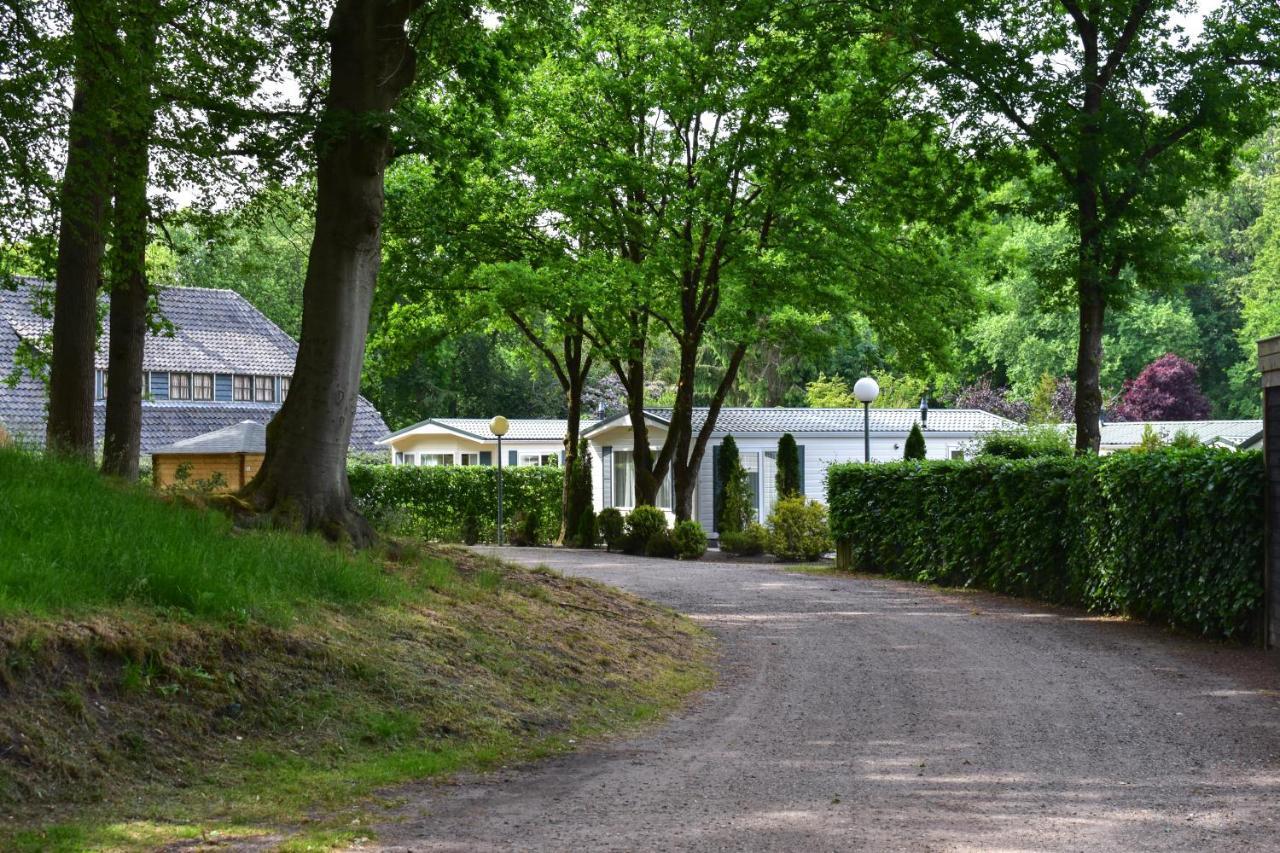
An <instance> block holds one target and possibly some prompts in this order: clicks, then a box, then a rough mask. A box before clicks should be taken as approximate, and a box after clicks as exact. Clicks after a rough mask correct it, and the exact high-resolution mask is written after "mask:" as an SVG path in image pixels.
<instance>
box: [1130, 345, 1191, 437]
mask: <svg viewBox="0 0 1280 853" xmlns="http://www.w3.org/2000/svg"><path fill="white" fill-rule="evenodd" d="M1209 412H1210V406H1209V401H1208V399H1206V398H1205V396H1204V393H1203V392H1202V391H1201V390H1200V372H1199V371H1198V370H1197V369H1196V366H1195V365H1194V364H1192V363H1191V362H1189V361H1187V360H1186V359H1185V358H1182V357H1181V356H1178V355H1174V354H1173V353H1171V352H1170V353H1165V354H1164V355H1162V356H1160V357H1159V358H1157V359H1156V360H1155V361H1153V362H1151V363H1150V364H1148V365H1147V366H1146V367H1144V368H1142V372H1141V373H1139V374H1138V378H1137V379H1129V380H1126V381H1125V383H1124V391H1123V392H1121V395H1120V405H1119V406H1117V407H1116V412H1115V414H1116V417H1117V418H1118V419H1120V420H1124V421H1202V420H1205V419H1206V418H1208V417H1209Z"/></svg>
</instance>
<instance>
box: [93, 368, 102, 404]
mask: <svg viewBox="0 0 1280 853" xmlns="http://www.w3.org/2000/svg"><path fill="white" fill-rule="evenodd" d="M102 397H103V394H102V371H101V370H95V371H94V372H93V399H95V400H101V399H102Z"/></svg>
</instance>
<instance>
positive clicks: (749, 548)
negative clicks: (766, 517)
mask: <svg viewBox="0 0 1280 853" xmlns="http://www.w3.org/2000/svg"><path fill="white" fill-rule="evenodd" d="M768 544H769V531H768V530H766V529H765V527H764V525H763V524H759V523H758V522H754V521H753V522H751V523H750V524H748V525H747V526H746V527H745V528H743V529H742V530H740V531H738V532H736V533H722V534H720V550H721V551H723V552H725V553H726V554H734V555H736V556H739V557H755V556H758V555H760V554H763V553H764V549H765V548H766V547H767V546H768Z"/></svg>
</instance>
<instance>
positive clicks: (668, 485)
mask: <svg viewBox="0 0 1280 853" xmlns="http://www.w3.org/2000/svg"><path fill="white" fill-rule="evenodd" d="M650 450H651V451H652V452H654V453H657V452H658V448H650ZM634 453H635V451H634V450H618V449H617V448H614V451H613V461H612V464H613V472H612V474H613V476H612V486H613V502H612V504H610V505H611V506H616V507H618V508H619V509H635V506H636V488H635V485H636V466H635V461H634V459H633V454H634ZM619 462H621V463H622V465H623V466H624V470H629V471H630V476H629V478H628V479H629V481H630V485H631V488H630V489H625V490H624V492H625V491H629V492H630V494H628V495H626V499H627V502H626V503H623V502H622V501H620V500H619V499H618V492H619V489H618V480H619V477H618V464H619ZM673 480H674V478H673V477H672V476H671V470H670V469H668V470H667V476H666V478H664V479H663V481H662V485H661V486H659V487H658V496H657V500H656V501H655V503H656V505H657V507H658V509H664V510H667V511H671V510H673V509H674V508H675V505H676V501H675V485H674V482H673ZM664 501H665V503H664Z"/></svg>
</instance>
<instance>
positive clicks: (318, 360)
mask: <svg viewBox="0 0 1280 853" xmlns="http://www.w3.org/2000/svg"><path fill="white" fill-rule="evenodd" d="M420 3H421V0H339V2H338V5H337V8H336V9H335V10H334V12H333V16H332V18H330V21H329V30H328V40H329V46H330V79H329V93H328V97H327V99H326V101H325V110H324V115H323V117H322V120H321V125H320V128H319V129H318V130H317V133H316V150H317V168H316V227H315V237H314V239H313V241H312V243H311V253H310V256H309V258H308V262H307V277H306V282H305V285H304V288H303V295H302V335H301V340H300V342H299V347H298V359H297V363H296V365H295V367H294V374H293V380H292V382H291V384H290V387H289V396H288V398H286V400H285V402H284V405H283V406H282V407H281V409H280V411H279V412H278V413H277V414H276V416H275V417H274V418H273V419H272V420H271V423H270V424H269V425H268V427H267V452H266V457H265V458H264V459H263V463H262V468H261V469H260V470H259V471H258V474H257V476H255V477H254V478H253V481H252V482H251V483H249V485H248V486H246V487H245V490H244V496H245V497H246V498H247V499H248V500H250V501H251V502H252V504H253V505H254V506H255V507H256V508H257V509H258V510H259V511H261V512H263V513H264V514H266V515H268V516H270V517H271V518H272V519H273V520H274V521H276V522H277V523H283V524H285V525H287V526H289V527H293V528H297V529H303V530H318V531H321V532H322V533H324V534H325V535H326V536H328V537H330V538H333V539H349V540H350V541H351V542H352V543H353V544H355V545H356V546H364V545H367V544H369V543H370V542H371V541H372V539H373V531H372V528H370V526H369V523H368V522H367V521H366V520H365V519H364V517H363V516H361V515H360V513H359V512H358V511H357V510H356V508H355V505H354V504H353V502H352V499H351V486H350V484H349V483H348V481H347V464H346V462H347V447H348V444H349V442H350V438H351V426H352V422H353V421H354V419H355V410H356V398H357V397H358V395H359V391H360V368H361V365H362V363H363V360H364V346H365V336H366V334H367V333H368V329H369V311H370V308H371V306H372V303H373V289H374V287H375V285H376V284H377V279H378V266H379V262H380V260H381V227H382V207H383V174H384V172H385V171H386V167H387V161H388V158H389V157H390V153H391V146H390V141H389V129H388V122H389V115H390V112H391V109H392V107H393V106H394V105H395V103H396V101H397V99H398V98H399V97H400V95H401V93H402V92H403V91H404V89H405V88H406V87H407V86H409V85H410V84H411V83H412V82H413V75H414V54H413V48H412V46H411V45H410V43H409V40H408V38H407V37H406V34H405V22H406V21H407V20H408V17H409V15H410V14H412V12H413V11H414V9H416V8H417V7H418V5H420Z"/></svg>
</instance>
